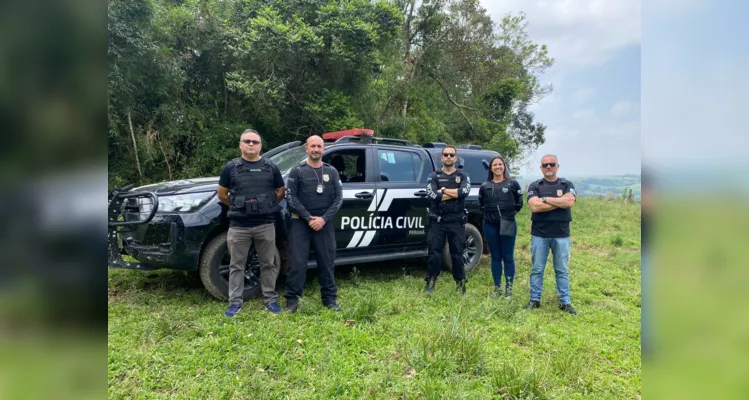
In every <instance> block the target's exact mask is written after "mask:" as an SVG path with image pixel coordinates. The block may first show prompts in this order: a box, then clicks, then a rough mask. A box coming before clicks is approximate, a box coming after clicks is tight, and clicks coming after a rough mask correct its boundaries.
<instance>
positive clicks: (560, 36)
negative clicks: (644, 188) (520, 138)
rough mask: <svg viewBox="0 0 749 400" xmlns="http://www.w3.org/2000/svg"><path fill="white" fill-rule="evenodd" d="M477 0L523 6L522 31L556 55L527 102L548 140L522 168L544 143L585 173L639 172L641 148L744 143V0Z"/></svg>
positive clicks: (715, 148)
mask: <svg viewBox="0 0 749 400" xmlns="http://www.w3.org/2000/svg"><path fill="white" fill-rule="evenodd" d="M481 4H482V6H483V7H484V8H486V9H487V11H488V12H489V14H490V15H491V16H492V19H493V20H494V21H495V22H498V21H500V20H501V18H502V17H503V16H504V15H505V14H506V13H508V12H512V13H518V12H521V11H522V12H524V13H525V14H526V17H527V21H528V27H527V31H528V33H529V35H530V38H531V39H532V40H533V41H535V42H536V43H540V44H546V45H548V47H549V53H550V55H551V56H552V57H554V58H555V64H554V66H553V67H552V68H550V69H549V70H547V72H546V73H545V74H544V75H542V77H541V80H542V83H550V84H552V85H553V86H554V90H553V92H552V93H551V94H550V95H548V96H546V97H545V98H543V99H542V100H541V101H540V102H539V103H538V104H535V105H534V106H533V108H532V110H533V111H534V113H535V114H536V120H537V121H539V122H542V123H543V124H545V125H546V126H547V129H546V143H544V144H543V145H541V146H540V147H539V148H538V149H537V151H536V152H535V154H534V155H533V156H531V157H529V159H527V160H526V162H525V164H524V165H523V166H521V168H520V170H519V173H520V175H524V176H528V177H531V176H536V175H538V176H540V171H539V169H538V164H539V162H540V158H541V156H542V155H544V154H547V153H552V154H556V155H557V156H558V157H559V164H560V170H559V174H560V175H561V176H591V175H613V174H626V173H639V172H640V165H641V160H642V159H643V158H647V160H655V161H656V162H660V163H664V164H668V163H669V162H672V161H675V160H684V159H685V158H694V157H698V158H699V157H702V158H707V159H710V161H715V162H718V161H720V160H725V159H726V157H727V155H730V156H731V157H733V156H738V155H739V152H740V150H739V149H742V148H743V149H744V150H741V151H745V149H749V134H744V135H738V134H736V133H735V132H744V133H747V127H749V124H748V123H747V119H746V117H745V116H744V115H749V113H746V114H743V113H742V112H741V111H742V110H746V109H748V108H747V106H749V102H748V101H747V96H748V95H749V86H747V82H749V80H747V79H741V80H740V81H741V82H738V81H737V80H736V79H735V76H739V75H740V72H739V71H740V70H742V69H747V68H749V63H748V62H747V61H749V57H747V54H748V53H747V51H746V49H747V48H749V47H748V46H747V45H746V44H745V43H747V36H748V35H747V33H748V32H749V28H747V26H749V25H747V24H745V21H744V20H743V18H745V16H746V15H749V2H747V1H743V2H742V1H739V0H717V1H712V2H710V1H708V0H647V1H638V0H574V1H573V0H546V1H537V0H502V1H499V0H481ZM731 29H740V30H739V31H738V33H737V32H732V31H731ZM641 86H642V88H643V90H641ZM733 86H735V90H732V89H734V87H733ZM716 99H720V100H718V101H716ZM643 105H644V106H645V108H643V110H644V112H642V111H641V106H643ZM705 116H710V117H705ZM731 133H733V134H731ZM739 136H741V137H739ZM727 142H728V143H730V144H731V146H726V145H727ZM729 153H730V154H729ZM731 157H728V158H731Z"/></svg>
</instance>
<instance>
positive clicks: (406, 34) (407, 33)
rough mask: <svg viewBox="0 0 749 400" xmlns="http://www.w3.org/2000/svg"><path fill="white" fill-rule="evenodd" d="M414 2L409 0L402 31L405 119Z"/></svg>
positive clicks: (409, 75)
mask: <svg viewBox="0 0 749 400" xmlns="http://www.w3.org/2000/svg"><path fill="white" fill-rule="evenodd" d="M415 4H416V0H410V2H409V10H408V17H406V28H405V29H404V30H403V50H404V51H403V86H404V91H405V93H404V94H403V107H402V108H401V116H403V117H405V116H406V112H407V111H408V83H409V81H410V80H411V79H410V78H411V71H410V68H411V18H413V13H414V5H415Z"/></svg>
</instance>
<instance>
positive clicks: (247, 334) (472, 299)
mask: <svg viewBox="0 0 749 400" xmlns="http://www.w3.org/2000/svg"><path fill="white" fill-rule="evenodd" d="M573 218H574V221H573V223H572V250H571V258H570V281H571V291H572V302H573V305H574V306H575V307H576V308H577V310H578V315H577V316H571V315H568V314H565V313H562V312H561V311H560V310H558V308H557V298H556V293H555V290H554V287H555V286H554V274H553V268H552V266H551V264H550V263H549V265H548V266H547V269H546V277H545V283H544V298H543V300H542V308H541V309H538V310H534V311H526V310H523V309H522V307H523V305H524V304H525V303H526V302H527V301H528V274H529V267H530V254H529V241H530V236H529V233H528V232H529V212H528V209H527V206H526V207H524V208H523V211H522V212H521V214H520V215H519V217H518V220H519V225H520V232H521V233H520V234H519V235H518V239H517V247H516V262H517V274H516V284H515V295H514V297H513V298H512V299H494V298H490V297H489V293H490V292H491V290H492V280H491V274H490V271H489V269H488V265H489V259H488V257H487V258H485V259H483V260H482V261H481V265H480V268H479V269H477V270H476V271H474V272H473V273H471V274H470V275H469V282H468V293H467V294H466V296H464V297H461V296H459V295H458V294H457V293H455V284H454V282H452V278H451V277H450V275H449V273H446V274H444V275H441V280H440V281H438V283H437V290H436V291H435V293H434V295H433V296H432V297H427V296H426V295H424V294H422V289H423V285H424V281H423V274H424V272H425V268H426V265H425V264H426V263H425V262H410V263H408V264H403V263H390V264H388V265H361V266H358V267H357V268H351V267H348V268H347V267H340V268H339V269H338V270H337V274H336V275H337V280H338V285H339V304H340V305H341V307H342V308H343V312H342V313H334V312H332V311H329V310H327V309H324V308H323V307H322V305H321V304H320V301H319V286H318V284H317V281H316V280H311V283H310V284H309V285H308V287H307V288H306V289H305V298H304V300H303V302H302V303H301V308H300V311H299V312H298V313H297V314H281V315H272V314H270V313H268V312H266V311H265V310H264V309H263V307H262V304H261V303H262V302H261V301H260V300H259V299H258V300H255V301H252V302H249V303H246V304H245V307H244V309H243V310H242V312H241V313H240V314H239V315H238V316H237V317H236V318H234V319H231V320H230V319H228V318H226V317H224V316H223V311H224V309H225V308H226V304H224V303H222V302H218V301H215V300H214V299H213V298H212V297H210V296H209V295H208V294H207V293H206V292H205V291H204V290H203V289H202V288H200V286H199V285H197V284H196V283H195V282H194V281H193V280H191V279H190V278H188V277H186V276H185V275H184V274H182V273H179V272H172V271H158V272H150V273H146V272H139V271H115V270H110V272H109V345H108V356H109V364H108V365H109V371H108V377H109V397H110V398H156V397H159V398H220V399H328V398H355V399H358V398H368V399H369V398H376V399H393V398H404V399H421V398H424V399H457V398H461V399H489V398H506V399H521V398H523V399H524V398H535V399H545V398H555V399H593V398H603V399H633V398H639V397H640V393H641V390H640V386H641V376H640V375H641V367H640V251H639V249H640V208H639V205H637V204H624V203H618V202H604V201H600V200H597V199H580V200H579V201H578V204H577V205H576V207H575V209H574V211H573ZM311 275H313V274H311Z"/></svg>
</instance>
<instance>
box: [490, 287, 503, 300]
mask: <svg viewBox="0 0 749 400" xmlns="http://www.w3.org/2000/svg"><path fill="white" fill-rule="evenodd" d="M491 297H492V298H494V299H498V298H500V297H502V288H500V287H499V286H495V287H494V291H493V292H492V294H491Z"/></svg>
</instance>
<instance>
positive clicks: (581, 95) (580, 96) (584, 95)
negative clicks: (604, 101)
mask: <svg viewBox="0 0 749 400" xmlns="http://www.w3.org/2000/svg"><path fill="white" fill-rule="evenodd" d="M597 94H598V90H597V89H596V88H593V87H586V88H582V89H578V90H577V91H576V92H575V94H573V95H572V99H573V100H574V101H575V102H576V103H578V104H585V103H587V102H588V101H590V100H592V99H593V98H595V97H596V95H597Z"/></svg>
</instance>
